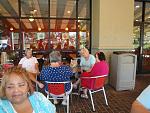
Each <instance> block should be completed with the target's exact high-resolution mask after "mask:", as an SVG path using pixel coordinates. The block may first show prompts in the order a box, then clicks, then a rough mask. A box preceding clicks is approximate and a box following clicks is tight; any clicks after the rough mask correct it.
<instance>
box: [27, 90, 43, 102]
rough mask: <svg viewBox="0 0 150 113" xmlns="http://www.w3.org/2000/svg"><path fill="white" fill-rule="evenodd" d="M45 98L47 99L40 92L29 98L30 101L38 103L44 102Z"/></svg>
mask: <svg viewBox="0 0 150 113" xmlns="http://www.w3.org/2000/svg"><path fill="white" fill-rule="evenodd" d="M43 98H45V96H44V95H43V94H42V93H40V92H36V91H35V92H33V93H32V94H31V95H30V96H29V100H36V101H38V100H40V101H41V100H42V99H43Z"/></svg>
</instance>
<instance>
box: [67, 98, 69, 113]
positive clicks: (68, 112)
mask: <svg viewBox="0 0 150 113" xmlns="http://www.w3.org/2000/svg"><path fill="white" fill-rule="evenodd" d="M67 113H69V96H67Z"/></svg>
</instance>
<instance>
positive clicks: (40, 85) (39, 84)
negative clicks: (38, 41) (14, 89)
mask: <svg viewBox="0 0 150 113" xmlns="http://www.w3.org/2000/svg"><path fill="white" fill-rule="evenodd" d="M29 78H30V79H31V80H32V81H33V82H35V83H36V84H38V86H39V87H40V88H43V87H44V85H43V84H42V83H40V82H39V81H38V80H36V74H34V73H30V72H29Z"/></svg>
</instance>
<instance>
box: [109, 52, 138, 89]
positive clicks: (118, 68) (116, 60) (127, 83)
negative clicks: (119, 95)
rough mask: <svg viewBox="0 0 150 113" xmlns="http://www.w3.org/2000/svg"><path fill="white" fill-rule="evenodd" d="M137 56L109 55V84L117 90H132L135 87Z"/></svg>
mask: <svg viewBox="0 0 150 113" xmlns="http://www.w3.org/2000/svg"><path fill="white" fill-rule="evenodd" d="M136 63H137V56H136V55H135V54H132V53H121V54H116V53H113V54H112V55H111V66H110V67H111V68H110V80H109V81H110V84H111V85H112V86H113V87H114V88H115V89H116V90H117V91H122V90H133V89H134V87H135V78H136Z"/></svg>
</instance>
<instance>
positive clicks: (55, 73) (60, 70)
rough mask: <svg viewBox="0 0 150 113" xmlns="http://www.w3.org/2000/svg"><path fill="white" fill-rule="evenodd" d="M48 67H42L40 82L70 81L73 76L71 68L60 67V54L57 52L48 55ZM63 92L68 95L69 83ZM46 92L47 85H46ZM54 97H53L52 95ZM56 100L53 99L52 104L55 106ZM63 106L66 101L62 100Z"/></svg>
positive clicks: (70, 88)
mask: <svg viewBox="0 0 150 113" xmlns="http://www.w3.org/2000/svg"><path fill="white" fill-rule="evenodd" d="M49 57H50V65H48V66H43V68H42V71H41V73H40V80H42V81H49V82H65V81H70V77H71V76H73V72H72V70H71V68H70V67H69V66H67V65H61V54H60V52H59V51H53V52H51V53H50V55H49ZM65 90H66V92H67V93H68V94H69V93H70V92H71V90H72V87H71V83H67V84H65ZM46 91H47V84H46ZM53 97H54V95H53ZM57 103H58V102H57V100H56V99H54V104H57ZM62 104H63V105H66V101H65V100H63V102H62Z"/></svg>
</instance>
